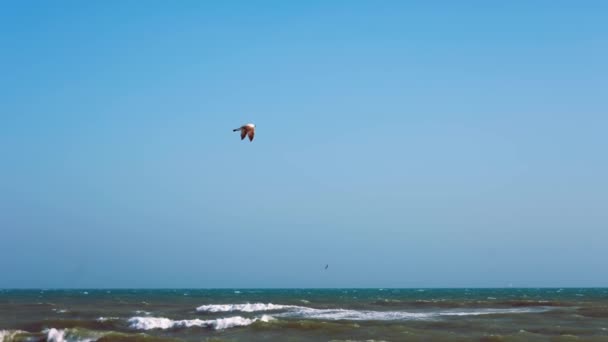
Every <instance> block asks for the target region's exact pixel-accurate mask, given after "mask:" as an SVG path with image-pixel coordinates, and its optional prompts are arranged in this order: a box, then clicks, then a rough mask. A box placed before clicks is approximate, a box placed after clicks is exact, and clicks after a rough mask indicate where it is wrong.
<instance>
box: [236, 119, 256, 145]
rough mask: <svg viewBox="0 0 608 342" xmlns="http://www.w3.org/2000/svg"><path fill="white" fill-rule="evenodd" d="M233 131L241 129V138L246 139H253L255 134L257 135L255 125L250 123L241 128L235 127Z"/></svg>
mask: <svg viewBox="0 0 608 342" xmlns="http://www.w3.org/2000/svg"><path fill="white" fill-rule="evenodd" d="M232 131H233V132H236V131H241V140H243V139H245V137H249V141H253V136H254V135H255V125H254V124H252V123H248V124H246V125H243V126H241V127H239V128H235V129H233V130H232Z"/></svg>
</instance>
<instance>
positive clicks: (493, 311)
mask: <svg viewBox="0 0 608 342" xmlns="http://www.w3.org/2000/svg"><path fill="white" fill-rule="evenodd" d="M196 310H197V311H199V312H232V311H240V312H257V311H283V312H280V313H274V314H273V316H275V317H284V318H303V319H326V320H353V321H362V320H366V321H367V320H369V321H395V320H424V319H434V318H439V317H441V316H479V315H500V314H519V313H534V312H544V311H547V310H548V308H546V307H525V308H523V307H522V308H476V309H458V310H455V309H451V310H435V311H373V310H349V309H339V308H338V309H317V308H311V307H306V306H297V305H280V304H272V303H268V304H264V303H254V304H215V305H202V306H199V307H198V308H197V309H196Z"/></svg>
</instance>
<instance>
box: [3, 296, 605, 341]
mask: <svg viewBox="0 0 608 342" xmlns="http://www.w3.org/2000/svg"><path fill="white" fill-rule="evenodd" d="M148 340H150V341H165V340H168V341H171V340H187V341H285V340H289V341H366V340H376V341H419V340H426V341H608V289H285V290H282V289H271V290H265V289H230V290H226V289H222V290H194V289H192V290H190V289H176V290H0V342H6V341H148Z"/></svg>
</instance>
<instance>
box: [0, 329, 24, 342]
mask: <svg viewBox="0 0 608 342" xmlns="http://www.w3.org/2000/svg"><path fill="white" fill-rule="evenodd" d="M21 333H24V331H21V330H0V342H8V341H12V340H13V339H14V338H15V336H17V335H18V334H21Z"/></svg>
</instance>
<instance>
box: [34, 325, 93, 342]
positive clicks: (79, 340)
mask: <svg viewBox="0 0 608 342" xmlns="http://www.w3.org/2000/svg"><path fill="white" fill-rule="evenodd" d="M43 333H45V334H46V340H47V342H94V341H97V340H98V339H99V338H101V337H102V336H103V333H101V332H88V333H86V335H89V336H82V334H83V333H82V331H79V330H78V329H55V328H51V329H45V330H44V331H43Z"/></svg>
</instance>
